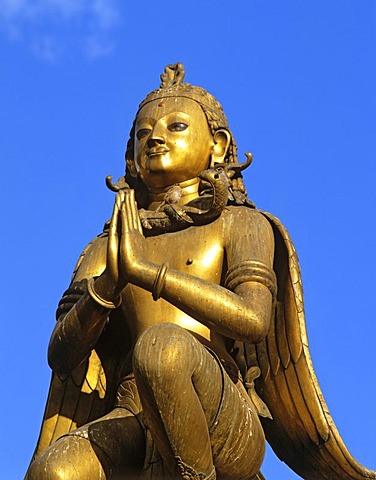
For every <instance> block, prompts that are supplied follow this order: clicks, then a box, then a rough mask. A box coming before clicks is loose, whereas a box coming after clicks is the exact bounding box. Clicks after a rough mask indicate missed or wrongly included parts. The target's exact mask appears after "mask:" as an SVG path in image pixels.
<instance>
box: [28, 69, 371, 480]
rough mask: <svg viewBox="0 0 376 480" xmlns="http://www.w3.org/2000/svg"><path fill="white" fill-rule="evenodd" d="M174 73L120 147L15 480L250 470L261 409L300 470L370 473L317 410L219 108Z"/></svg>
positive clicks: (331, 475)
mask: <svg viewBox="0 0 376 480" xmlns="http://www.w3.org/2000/svg"><path fill="white" fill-rule="evenodd" d="M181 72H182V70H181V66H179V65H178V66H173V67H172V68H170V69H167V70H166V73H165V74H164V77H163V83H162V88H161V90H158V91H155V92H153V93H152V94H151V95H150V96H149V97H147V99H146V100H145V101H144V102H143V103H142V106H141V108H140V110H139V112H138V114H137V117H136V121H135V125H134V129H133V130H132V136H131V141H130V143H129V145H128V150H127V168H128V170H127V177H126V180H127V181H128V182H129V183H131V184H132V186H135V188H136V192H135V191H134V189H132V188H124V186H122V187H121V188H120V187H119V188H120V190H119V191H118V193H117V195H116V199H115V204H114V210H113V214H112V217H111V222H110V224H109V225H108V227H107V228H106V229H105V231H104V233H103V234H102V235H100V236H99V237H97V238H96V239H95V240H94V241H93V242H92V243H91V244H90V245H89V246H88V247H87V248H86V249H85V251H84V253H83V255H82V256H81V257H80V260H79V262H78V265H77V267H76V270H75V272H74V275H73V280H72V283H71V285H70V288H69V290H68V291H67V293H66V294H64V296H63V299H62V301H61V303H60V306H59V309H58V316H59V318H58V322H57V323H56V326H55V329H54V331H53V333H52V336H51V340H50V345H49V352H48V354H49V363H50V365H51V368H52V369H53V371H54V375H53V379H52V384H51V389H50V395H49V399H48V402H47V407H46V412H45V418H44V423H43V426H42V432H41V436H40V439H39V442H38V447H37V450H36V453H35V460H34V462H33V463H32V465H31V467H30V469H29V472H28V474H27V478H28V479H29V480H47V479H55V478H56V479H57V478H59V479H67V480H68V479H88V480H89V479H93V480H94V479H98V478H103V479H105V478H107V479H109V478H117V479H121V478H124V479H133V478H144V479H145V478H149V479H157V478H158V479H159V478H190V479H200V480H203V479H211V480H213V479H215V478H227V479H234V480H242V479H244V480H247V479H248V480H251V479H254V480H257V479H262V478H263V477H262V475H261V473H260V472H259V468H260V466H261V463H262V459H263V454H264V448H265V439H264V431H263V429H262V427H261V424H260V423H259V420H258V414H260V415H263V416H265V417H269V418H265V419H264V420H263V426H264V429H265V432H266V435H267V439H268V440H269V441H270V442H271V444H272V446H273V448H274V449H275V450H276V452H277V453H278V454H279V455H280V457H281V458H284V459H285V461H286V462H287V463H288V464H289V465H290V466H291V468H293V469H294V470H295V471H297V472H298V473H299V474H301V475H302V476H303V478H306V479H312V480H314V479H328V480H341V479H359V480H360V479H366V478H376V475H375V472H371V471H369V470H367V469H365V468H364V467H362V466H361V465H359V464H357V463H356V461H355V460H354V459H353V458H352V456H351V455H350V454H349V452H348V451H347V450H346V448H345V446H344V445H343V443H342V440H341V438H340V436H339V434H338V432H337V431H336V429H335V427H334V424H333V422H332V420H331V418H330V416H329V414H328V413H327V407H326V405H325V403H324V401H323V398H322V395H321V392H320V389H319V386H318V384H317V381H316V379H315V376H314V371H313V367H312V365H311V361H310V356H309V351H308V347H307V340H306V334H305V322H304V313H303V303H302V301H303V300H302V290H301V277H300V271H299V265H298V263H297V258H296V254H295V250H294V247H293V245H292V243H291V240H290V238H289V236H288V234H287V232H286V230H285V229H284V227H283V225H281V224H280V223H279V221H278V220H277V219H275V218H274V217H272V216H270V215H268V214H264V213H262V212H260V211H258V210H256V209H255V208H253V207H252V205H251V203H250V202H249V201H248V200H247V198H246V196H245V193H244V188H243V184H242V181H241V176H240V173H239V172H240V170H239V169H238V170H237V165H238V163H237V159H236V150H235V147H234V142H233V139H232V136H231V133H230V131H229V130H228V127H227V122H226V120H225V118H224V115H223V112H222V111H221V110H220V107H219V106H218V104H217V102H216V101H215V100H214V99H213V97H211V96H210V95H208V94H206V93H205V92H204V93H203V91H202V90H201V89H196V87H190V86H189V85H188V86H187V84H184V83H183V84H181V83H179V82H180V80H179V78H180V79H181ZM179 75H180V77H179ZM195 89H196V90H195ZM200 99H201V100H200ZM208 111H210V113H208ZM213 112H214V113H213ZM213 118H214V120H213ZM220 165H222V168H219V166H220ZM230 167H231V168H230ZM207 169H211V170H210V172H209V174H208V173H207V172H206V173H204V174H202V172H203V171H205V170H207ZM137 177H138V183H135V180H136V178H137ZM140 179H141V180H142V183H140ZM119 185H120V183H119ZM121 185H123V183H122V184H121ZM208 192H209V193H208ZM136 197H137V199H138V202H139V204H138V205H137V203H136V199H135V198H136ZM197 202H198V203H197ZM200 202H201V203H200ZM140 217H141V220H142V221H143V222H144V223H143V224H142V225H143V227H144V228H143V227H142V225H141V221H140ZM153 229H154V230H153ZM273 269H274V271H273ZM228 272H229V274H228V275H227V276H226V274H227V273H228ZM92 278H94V279H95V280H94V282H93V283H92V284H91V289H93V290H92V291H91V294H90V295H89V294H88V293H87V281H88V280H90V279H92ZM225 286H226V287H227V288H225ZM156 290H157V291H156ZM119 296H120V298H121V305H120V307H119V308H118V309H116V310H114V309H113V308H112V307H111V311H110V308H105V306H106V305H118V303H116V302H117V300H118V298H119ZM159 297H160V298H159ZM157 298H159V299H158V300H156V299H157ZM96 299H97V301H96ZM98 299H99V300H98ZM108 302H110V303H108ZM202 345H204V346H205V347H208V348H209V349H210V350H208V348H203V347H202ZM236 362H237V363H236ZM222 365H223V366H222ZM241 374H242V375H243V381H244V382H245V386H246V388H247V390H248V393H249V397H248V396H247V394H246V390H245V389H244V387H243V385H242V382H241V380H240V378H241ZM258 376H259V378H258V379H257V377H258ZM134 377H135V378H134ZM257 392H258V393H259V394H260V396H261V397H262V399H263V400H264V401H265V402H266V405H265V404H264V403H263V401H262V400H261V398H260V397H259V396H258V394H257ZM268 407H269V409H268ZM269 410H270V412H271V413H272V415H273V418H274V420H272V419H271V418H270V412H269ZM140 425H143V427H142V428H141V427H140ZM69 432H72V433H69ZM67 434H68V435H67ZM59 437H61V438H60V439H59ZM303 445H304V448H302V446H303ZM329 465H330V466H329ZM258 472H259V473H258Z"/></svg>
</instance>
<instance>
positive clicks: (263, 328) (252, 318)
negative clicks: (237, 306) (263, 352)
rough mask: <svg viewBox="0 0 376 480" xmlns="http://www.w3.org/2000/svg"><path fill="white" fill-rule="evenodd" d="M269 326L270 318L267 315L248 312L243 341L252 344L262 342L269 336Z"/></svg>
mask: <svg viewBox="0 0 376 480" xmlns="http://www.w3.org/2000/svg"><path fill="white" fill-rule="evenodd" d="M269 324H270V317H266V316H265V314H263V313H262V314H255V313H254V312H248V314H247V318H246V319H245V322H244V325H245V328H244V331H243V334H242V338H241V340H242V341H243V342H245V343H251V344H256V343H260V342H262V341H263V340H264V339H265V337H266V335H267V334H268V331H269Z"/></svg>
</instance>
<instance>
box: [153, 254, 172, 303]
mask: <svg viewBox="0 0 376 480" xmlns="http://www.w3.org/2000/svg"><path fill="white" fill-rule="evenodd" d="M168 267H169V264H168V262H165V263H162V265H161V266H160V267H159V269H158V272H157V276H156V277H155V280H154V283H153V289H152V291H151V294H152V295H153V300H154V301H155V302H156V301H157V300H158V298H159V297H160V296H161V293H162V289H163V287H164V284H165V280H166V273H167V269H168Z"/></svg>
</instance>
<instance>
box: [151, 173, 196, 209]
mask: <svg viewBox="0 0 376 480" xmlns="http://www.w3.org/2000/svg"><path fill="white" fill-rule="evenodd" d="M199 183H200V180H199V178H197V177H195V178H191V179H190V180H186V181H185V182H182V183H177V184H175V185H176V186H179V187H180V189H181V190H180V193H179V195H181V196H180V199H179V200H178V201H177V202H176V204H177V205H185V204H186V203H188V202H190V201H191V200H194V199H195V198H197V197H198V189H199ZM175 185H169V186H168V187H164V188H160V189H149V207H148V209H149V210H156V209H157V208H158V207H159V205H160V204H161V203H162V202H163V201H164V199H165V196H166V193H167V192H168V191H169V190H170V189H171V188H172V187H174V186H175Z"/></svg>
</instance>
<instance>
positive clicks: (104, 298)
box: [87, 278, 121, 310]
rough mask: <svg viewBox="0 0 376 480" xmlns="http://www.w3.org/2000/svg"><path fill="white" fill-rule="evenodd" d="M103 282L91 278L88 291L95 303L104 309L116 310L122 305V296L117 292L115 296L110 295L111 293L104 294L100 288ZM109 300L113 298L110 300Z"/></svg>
mask: <svg viewBox="0 0 376 480" xmlns="http://www.w3.org/2000/svg"><path fill="white" fill-rule="evenodd" d="M100 285H101V281H98V279H97V280H94V278H90V279H89V281H88V284H87V291H88V294H89V295H90V297H91V298H92V300H94V302H95V303H97V304H98V305H100V306H101V307H104V308H106V309H108V310H114V309H116V308H118V307H119V306H120V305H121V296H120V295H119V294H117V293H116V292H115V291H114V292H113V294H111V295H110V294H109V292H106V293H104V292H102V289H101V288H100ZM114 290H115V289H114ZM108 298H111V299H110V300H109V299H108Z"/></svg>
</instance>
